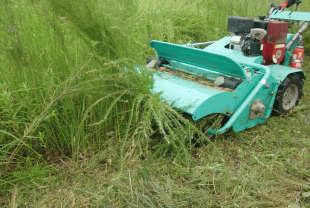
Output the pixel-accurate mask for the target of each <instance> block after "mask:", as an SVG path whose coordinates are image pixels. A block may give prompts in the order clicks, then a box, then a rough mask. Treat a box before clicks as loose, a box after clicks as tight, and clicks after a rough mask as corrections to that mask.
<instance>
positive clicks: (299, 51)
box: [290, 46, 305, 69]
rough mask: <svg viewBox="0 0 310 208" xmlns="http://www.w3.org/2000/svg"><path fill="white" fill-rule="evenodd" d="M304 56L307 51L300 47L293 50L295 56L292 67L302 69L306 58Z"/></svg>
mask: <svg viewBox="0 0 310 208" xmlns="http://www.w3.org/2000/svg"><path fill="white" fill-rule="evenodd" d="M304 54H305V50H304V49H303V47H301V46H298V47H297V48H295V49H294V50H293V56H292V61H291V65H290V67H293V68H296V69H300V68H301V64H302V61H303V58H304Z"/></svg>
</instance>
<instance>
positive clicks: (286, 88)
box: [273, 73, 304, 115]
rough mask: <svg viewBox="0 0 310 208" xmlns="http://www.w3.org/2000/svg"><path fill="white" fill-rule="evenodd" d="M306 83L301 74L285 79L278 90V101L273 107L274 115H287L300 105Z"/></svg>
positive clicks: (276, 100)
mask: <svg viewBox="0 0 310 208" xmlns="http://www.w3.org/2000/svg"><path fill="white" fill-rule="evenodd" d="M303 84H304V82H303V81H302V79H301V78H300V76H299V74H297V73H295V74H290V75H289V76H287V77H286V78H285V80H284V81H283V82H282V84H281V85H280V86H279V88H278V92H277V95H276V99H275V102H274V105H273V114H274V115H286V114H288V113H289V112H290V111H291V110H292V109H293V108H294V107H295V106H297V105H298V103H299V100H300V99H301V97H302V95H303V94H302V88H303Z"/></svg>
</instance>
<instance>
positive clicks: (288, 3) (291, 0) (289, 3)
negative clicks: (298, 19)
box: [277, 0, 301, 9]
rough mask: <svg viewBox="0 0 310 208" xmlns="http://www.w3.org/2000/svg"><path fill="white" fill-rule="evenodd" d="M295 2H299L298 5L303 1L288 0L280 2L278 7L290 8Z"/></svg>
mask: <svg viewBox="0 0 310 208" xmlns="http://www.w3.org/2000/svg"><path fill="white" fill-rule="evenodd" d="M295 3H297V5H298V4H300V3H301V1H300V0H287V1H285V2H283V3H282V4H279V5H278V6H277V8H280V9H285V8H290V7H291V6H293V5H294V4H295Z"/></svg>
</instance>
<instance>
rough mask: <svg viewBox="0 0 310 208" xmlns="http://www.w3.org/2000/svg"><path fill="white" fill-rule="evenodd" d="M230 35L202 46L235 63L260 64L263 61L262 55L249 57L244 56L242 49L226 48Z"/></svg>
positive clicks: (205, 49)
mask: <svg viewBox="0 0 310 208" xmlns="http://www.w3.org/2000/svg"><path fill="white" fill-rule="evenodd" d="M230 38H231V37H230V36H227V37H224V38H222V39H220V40H218V41H217V42H215V43H213V44H211V45H210V46H207V47H206V48H204V49H203V50H204V51H207V52H210V53H214V54H219V55H222V56H226V57H228V58H230V59H232V60H234V61H236V62H237V63H239V62H247V63H255V64H261V63H262V61H263V56H255V57H249V56H245V55H244V54H243V52H242V51H238V50H231V49H228V48H225V46H227V45H228V44H230Z"/></svg>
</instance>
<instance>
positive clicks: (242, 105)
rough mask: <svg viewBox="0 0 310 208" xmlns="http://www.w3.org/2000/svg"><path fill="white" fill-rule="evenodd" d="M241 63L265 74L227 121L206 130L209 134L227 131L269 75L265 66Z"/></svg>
mask: <svg viewBox="0 0 310 208" xmlns="http://www.w3.org/2000/svg"><path fill="white" fill-rule="evenodd" d="M240 64H243V65H248V66H250V67H253V68H255V69H259V70H262V71H263V72H264V73H265V75H264V76H263V78H262V79H261V80H260V81H259V83H258V84H257V86H256V87H255V88H254V90H253V91H252V92H251V93H250V94H249V96H248V97H247V98H246V99H245V101H244V102H243V103H242V104H241V105H240V107H239V108H238V109H237V111H236V112H235V113H234V114H233V115H232V116H231V117H230V119H229V120H228V122H227V123H226V124H225V125H224V126H223V127H222V128H220V129H219V130H217V131H216V130H214V129H210V130H209V131H208V132H209V133H211V134H223V133H225V132H226V131H228V130H229V129H230V128H231V127H232V125H233V124H234V122H235V121H236V120H237V119H238V118H239V116H240V114H241V113H242V111H244V109H245V108H246V107H248V106H249V103H251V102H252V100H253V99H254V98H255V95H256V94H257V93H258V92H259V91H261V88H263V87H264V86H265V84H266V80H268V78H269V76H270V69H269V68H268V67H266V66H263V65H259V64H254V63H242V62H241V63H240Z"/></svg>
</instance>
